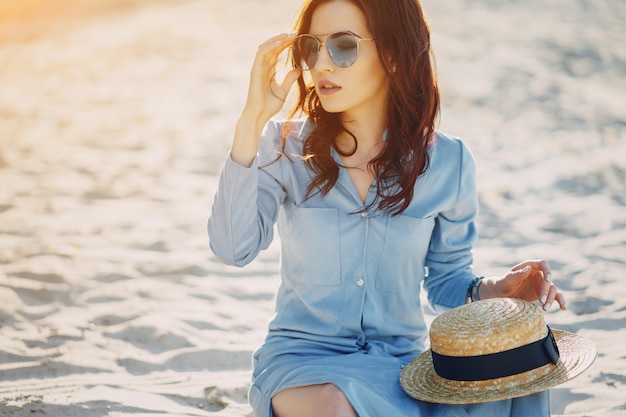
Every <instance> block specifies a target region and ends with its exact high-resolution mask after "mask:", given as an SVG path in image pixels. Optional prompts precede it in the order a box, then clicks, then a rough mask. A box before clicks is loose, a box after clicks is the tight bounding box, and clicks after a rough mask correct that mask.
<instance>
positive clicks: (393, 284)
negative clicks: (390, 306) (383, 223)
mask: <svg viewBox="0 0 626 417" xmlns="http://www.w3.org/2000/svg"><path fill="white" fill-rule="evenodd" d="M434 224H435V217H434V216H431V217H426V218H416V217H409V216H403V215H400V216H393V217H389V219H388V224H387V230H386V234H385V243H384V246H383V250H382V254H381V258H380V263H379V267H378V272H377V274H376V289H378V290H381V291H387V292H394V293H401V292H403V293H417V291H419V285H420V282H421V280H422V279H423V278H424V263H425V259H426V254H427V252H428V248H429V245H430V238H431V234H432V231H433V227H434Z"/></svg>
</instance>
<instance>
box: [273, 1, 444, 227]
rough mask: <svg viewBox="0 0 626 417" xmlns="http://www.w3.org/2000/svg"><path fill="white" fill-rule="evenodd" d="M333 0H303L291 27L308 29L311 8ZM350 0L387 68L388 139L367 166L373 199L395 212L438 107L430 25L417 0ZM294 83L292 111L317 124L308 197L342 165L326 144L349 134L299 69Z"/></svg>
mask: <svg viewBox="0 0 626 417" xmlns="http://www.w3.org/2000/svg"><path fill="white" fill-rule="evenodd" d="M330 1H335V0H306V1H305V3H304V5H303V6H302V10H301V13H300V16H299V18H298V20H297V22H296V25H295V30H296V32H297V33H298V34H301V33H308V31H309V30H310V27H311V20H312V16H313V13H314V11H315V10H316V8H317V7H318V6H319V5H321V4H324V3H328V2H330ZM349 1H350V2H351V3H353V4H354V5H356V6H357V7H358V8H359V9H361V11H363V14H364V15H365V17H366V19H367V23H368V28H369V30H370V31H371V32H372V35H373V37H374V39H375V40H376V47H377V50H378V55H379V57H380V60H381V62H382V63H383V65H384V66H385V68H386V70H387V73H388V78H389V99H388V103H387V109H386V112H387V114H386V118H387V139H386V142H385V147H384V149H383V151H382V152H381V154H380V155H379V156H378V157H376V158H375V159H373V160H372V161H371V162H370V169H372V171H373V172H375V173H376V181H377V184H376V185H377V198H376V200H375V201H374V203H373V205H377V208H378V209H379V210H381V211H384V212H388V213H391V214H394V215H396V214H400V213H402V212H403V211H404V210H405V209H406V208H407V207H408V205H409V204H410V202H411V200H412V199H413V190H414V186H415V182H416V181H417V178H418V177H419V176H420V175H422V174H423V173H424V172H425V171H426V170H427V169H428V166H429V162H430V161H429V157H428V148H429V146H430V144H431V143H432V140H433V138H434V132H435V121H436V119H437V116H438V114H439V88H438V86H437V80H436V76H435V70H434V59H433V57H432V54H431V49H430V29H429V27H428V23H427V22H426V18H425V16H424V13H423V11H422V7H421V5H420V3H419V0H384V1H383V0H349ZM392 68H394V70H392ZM297 84H298V89H299V100H298V102H297V104H296V105H295V106H294V108H293V109H292V111H291V113H290V117H294V116H295V115H296V114H298V113H299V112H303V113H304V114H306V115H308V116H309V118H310V119H311V120H312V122H313V123H314V128H313V130H312V131H311V133H310V135H309V136H308V137H307V138H306V140H305V142H304V152H303V157H304V159H305V161H306V163H307V164H308V166H309V167H310V169H311V170H312V171H313V173H314V177H313V178H312V180H311V182H310V183H309V185H308V193H307V196H309V197H310V196H311V195H313V194H314V193H316V192H321V193H322V194H323V195H325V194H327V193H328V192H329V191H330V190H331V189H332V187H333V186H334V185H335V183H336V182H337V178H338V176H339V165H338V164H337V163H336V162H335V160H334V159H333V157H332V155H331V149H335V150H336V151H337V152H340V150H339V149H338V146H337V143H336V140H337V137H338V136H339V134H340V133H342V132H347V133H349V134H350V135H352V134H351V133H350V132H348V131H347V130H346V128H345V127H344V126H343V124H342V123H341V120H340V114H336V113H334V114H333V113H328V112H326V111H325V110H324V109H323V108H322V105H321V103H320V99H319V97H318V96H317V93H316V92H315V87H314V86H312V85H307V84H306V82H305V80H304V77H303V76H300V78H299V79H298V81H297ZM285 135H286V133H285ZM352 137H353V138H354V136H353V135H352ZM283 140H285V139H283ZM354 151H356V138H355V148H354V150H353V152H354ZM368 208H369V207H368Z"/></svg>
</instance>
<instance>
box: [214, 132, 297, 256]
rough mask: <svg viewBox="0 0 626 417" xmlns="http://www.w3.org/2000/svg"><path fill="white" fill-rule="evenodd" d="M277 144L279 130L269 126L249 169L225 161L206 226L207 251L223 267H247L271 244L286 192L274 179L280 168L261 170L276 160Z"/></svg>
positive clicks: (277, 176)
mask: <svg viewBox="0 0 626 417" xmlns="http://www.w3.org/2000/svg"><path fill="white" fill-rule="evenodd" d="M277 143H278V144H280V129H279V128H278V126H276V124H274V123H270V124H268V125H267V126H266V128H265V129H264V131H263V135H262V138H261V146H260V150H259V154H258V155H257V157H256V158H255V159H254V161H253V163H252V166H251V167H249V168H248V167H244V166H241V165H238V164H237V163H235V162H234V161H233V160H232V159H231V157H230V154H229V155H228V157H227V159H226V162H225V164H224V168H223V170H222V173H221V175H220V179H219V183H218V189H217V192H216V193H215V196H214V199H213V206H212V210H211V215H210V216H209V220H208V224H207V229H208V234H209V245H210V247H211V250H212V251H213V253H214V254H215V256H216V257H217V258H218V259H219V260H220V261H221V262H223V263H225V264H228V265H235V266H244V265H247V264H248V263H250V262H251V261H252V260H253V259H254V258H255V257H256V256H257V255H258V254H259V252H260V251H261V250H263V249H267V248H268V247H269V245H270V243H271V242H272V239H273V237H274V224H275V223H276V219H277V217H278V211H279V208H280V206H281V204H282V203H283V201H284V199H285V196H286V191H285V189H284V187H283V186H282V185H281V183H280V178H279V175H277V174H278V173H280V168H279V167H273V169H263V167H264V166H265V165H266V164H272V162H274V161H275V160H276V159H277V158H276V156H277V154H276V152H274V151H273V150H272V149H273V148H274V147H275V144H277ZM278 146H280V145H278ZM279 149H280V148H279ZM271 158H273V159H271ZM274 163H276V164H278V162H274Z"/></svg>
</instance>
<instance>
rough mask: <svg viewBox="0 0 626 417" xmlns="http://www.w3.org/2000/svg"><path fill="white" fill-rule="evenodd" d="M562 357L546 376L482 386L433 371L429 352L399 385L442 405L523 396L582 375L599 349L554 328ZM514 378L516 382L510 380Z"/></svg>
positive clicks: (411, 366) (409, 368)
mask: <svg viewBox="0 0 626 417" xmlns="http://www.w3.org/2000/svg"><path fill="white" fill-rule="evenodd" d="M552 333H553V334H554V338H555V340H556V343H557V346H558V347H559V351H560V355H561V358H560V360H559V363H558V364H557V365H556V366H554V365H546V366H549V367H551V369H550V370H549V372H547V373H546V374H545V375H543V376H541V377H539V378H537V379H535V380H533V381H530V382H528V381H526V382H523V383H519V384H518V383H516V381H515V378H514V377H509V379H508V380H507V382H506V383H502V384H499V383H495V384H492V385H489V384H487V385H481V386H480V387H477V386H476V385H475V384H473V383H472V382H470V383H464V382H459V381H450V380H447V379H445V378H441V377H440V376H439V375H437V374H436V373H435V370H434V368H433V362H432V356H431V353H430V350H427V351H426V352H424V353H422V354H421V355H420V356H418V357H417V358H416V359H415V360H413V361H412V362H411V363H409V364H408V365H407V366H406V367H405V368H404V369H403V370H402V372H401V374H400V384H401V385H402V388H403V389H404V390H405V391H406V393H407V394H409V395H410V396H411V397H413V398H415V399H418V400H422V401H428V402H432V403H440V404H475V403H482V402H488V401H498V400H505V399H509V398H517V397H523V396H525V395H529V394H533V393H536V392H541V391H545V390H547V389H549V388H551V387H554V386H556V385H559V384H562V383H564V382H566V381H569V380H570V379H572V378H574V377H576V376H578V375H580V374H581V373H582V372H583V371H584V370H586V369H587V368H589V366H591V364H592V363H593V361H594V360H595V358H596V353H597V350H596V346H595V344H594V343H593V342H592V341H591V340H589V339H587V338H586V337H583V336H579V335H576V334H573V333H569V332H566V331H563V330H557V329H552ZM511 378H513V379H511Z"/></svg>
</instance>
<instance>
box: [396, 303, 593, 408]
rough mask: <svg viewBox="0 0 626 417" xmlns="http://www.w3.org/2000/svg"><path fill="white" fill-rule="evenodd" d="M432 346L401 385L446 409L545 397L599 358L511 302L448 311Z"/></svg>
mask: <svg viewBox="0 0 626 417" xmlns="http://www.w3.org/2000/svg"><path fill="white" fill-rule="evenodd" d="M430 344H431V349H429V350H427V351H426V352H424V353H422V354H421V355H420V356H418V357H417V358H416V359H415V360H413V361H412V362H411V363H410V364H408V365H407V366H406V367H405V368H404V369H403V371H402V373H401V374H400V384H401V385H402V388H403V389H404V390H405V391H406V392H407V394H409V395H410V396H411V397H413V398H416V399H418V400H423V401H428V402H434V403H442V404H472V403H481V402H487V401H496V400H503V399H507V398H515V397H522V396H524V395H528V394H532V393H536V392H540V391H545V390H546V389H548V388H550V387H553V386H555V385H558V384H561V383H563V382H565V381H568V380H570V379H572V378H574V377H575V376H578V375H580V374H581V373H582V372H583V371H584V370H585V369H587V368H588V367H589V366H590V365H591V364H592V363H593V361H594V360H595V358H596V347H595V345H594V343H593V342H592V341H591V340H589V339H587V338H585V337H582V336H579V335H576V334H573V333H569V332H566V331H562V330H556V329H550V328H549V327H548V326H546V324H545V322H544V319H543V314H542V312H541V310H540V309H539V307H537V306H536V305H535V304H532V303H529V302H527V301H522V300H517V299H511V298H495V299H488V300H482V301H477V302H474V303H470V304H466V305H463V306H460V307H457V308H455V309H452V310H450V311H447V312H446V313H444V314H442V315H440V316H439V317H437V318H436V319H435V320H434V321H433V323H432V325H431V329H430ZM435 368H436V369H437V370H435ZM444 376H445V377H444Z"/></svg>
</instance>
